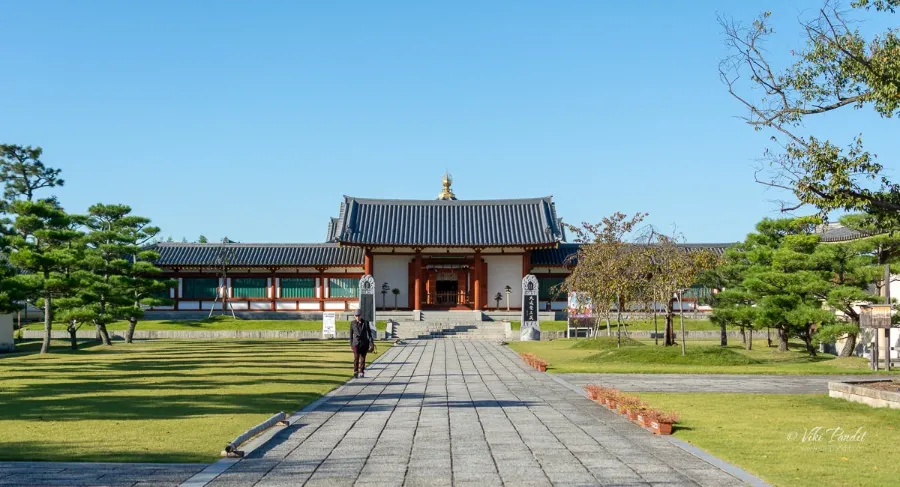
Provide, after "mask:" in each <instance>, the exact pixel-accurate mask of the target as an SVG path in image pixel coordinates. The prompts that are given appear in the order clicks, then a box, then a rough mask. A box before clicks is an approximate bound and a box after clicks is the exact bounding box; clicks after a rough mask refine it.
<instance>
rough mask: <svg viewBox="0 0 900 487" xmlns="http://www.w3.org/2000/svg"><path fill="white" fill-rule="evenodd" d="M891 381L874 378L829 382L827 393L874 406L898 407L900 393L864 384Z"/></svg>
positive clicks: (899, 406) (899, 405) (899, 404)
mask: <svg viewBox="0 0 900 487" xmlns="http://www.w3.org/2000/svg"><path fill="white" fill-rule="evenodd" d="M877 382H891V379H874V380H866V381H854V382H829V383H828V395H829V396H831V397H836V398H840V399H846V400H848V401H852V402H860V403H863V404H868V405H869V406H872V407H875V408H891V409H900V393H897V392H890V391H880V390H878V389H872V388H870V387H866V384H871V383H877Z"/></svg>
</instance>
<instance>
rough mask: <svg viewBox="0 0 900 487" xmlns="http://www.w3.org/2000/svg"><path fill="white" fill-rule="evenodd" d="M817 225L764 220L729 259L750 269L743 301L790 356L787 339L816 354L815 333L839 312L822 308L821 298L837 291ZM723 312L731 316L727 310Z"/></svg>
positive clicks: (807, 220)
mask: <svg viewBox="0 0 900 487" xmlns="http://www.w3.org/2000/svg"><path fill="white" fill-rule="evenodd" d="M817 221H818V220H817V219H815V218H808V217H807V218H785V219H777V220H772V219H768V218H767V219H764V220H763V221H761V222H760V223H758V224H757V225H756V232H755V233H751V234H749V235H748V236H747V239H746V240H745V241H744V243H743V244H742V245H741V246H739V247H738V248H736V249H735V250H734V251H733V252H731V253H730V254H729V256H728V259H729V260H731V261H732V262H738V263H743V265H744V266H745V269H744V272H743V277H742V279H741V280H740V283H739V285H738V289H739V290H744V292H745V293H746V294H744V295H743V297H742V299H743V302H744V304H746V303H748V302H752V303H753V305H754V308H755V309H754V315H755V317H754V318H755V323H756V324H757V326H768V327H771V328H773V329H775V330H776V331H777V334H778V348H779V350H781V351H787V344H788V339H789V338H792V337H796V338H800V339H801V340H803V341H804V343H805V344H806V349H807V351H808V352H809V353H810V354H811V355H815V352H816V351H815V348H814V345H815V342H816V335H815V333H816V331H817V330H818V329H820V328H821V327H823V326H828V325H831V324H832V323H834V313H833V312H832V311H830V310H827V309H824V308H823V302H822V298H823V296H827V295H828V292H829V291H830V290H831V289H832V288H833V286H832V283H831V281H830V278H831V276H832V267H831V264H830V263H829V262H827V261H823V260H822V259H821V256H820V255H817V254H816V250H817V248H818V247H819V240H820V236H819V235H818V234H816V233H814V228H815V225H816V223H817ZM735 298H736V299H737V296H736V297H735ZM736 306H737V305H736ZM723 312H724V313H726V315H727V313H728V309H727V308H726V309H725V310H723ZM720 313H722V312H720ZM719 316H723V315H722V314H720V315H719Z"/></svg>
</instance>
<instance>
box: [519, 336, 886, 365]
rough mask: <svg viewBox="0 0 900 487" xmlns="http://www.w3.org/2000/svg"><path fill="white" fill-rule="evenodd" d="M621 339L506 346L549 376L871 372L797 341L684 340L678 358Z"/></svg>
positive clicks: (671, 351) (672, 351) (675, 352)
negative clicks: (784, 346)
mask: <svg viewBox="0 0 900 487" xmlns="http://www.w3.org/2000/svg"><path fill="white" fill-rule="evenodd" d="M622 341H623V344H624V346H623V347H621V348H617V347H616V339H615V337H599V338H595V339H561V340H551V341H536V342H511V343H510V345H509V346H510V347H511V348H512V349H513V350H515V351H517V352H519V353H522V352H530V353H534V354H535V355H537V356H539V357H541V358H542V359H544V360H547V361H548V362H550V367H549V368H548V372H551V373H574V372H582V373H600V372H607V373H645V374H646V373H650V374H654V373H673V374H703V373H705V374H874V372H872V371H870V370H869V369H868V361H867V360H865V359H862V358H859V357H847V358H843V357H835V356H834V355H829V354H819V355H818V356H816V357H810V356H809V355H808V354H807V353H806V352H805V350H804V349H803V348H802V345H801V344H799V343H791V346H790V348H789V350H788V351H787V352H779V351H778V350H777V349H776V348H768V347H766V346H765V341H763V342H762V343H761V344H759V345H756V346H755V347H754V349H753V350H750V351H747V350H744V348H743V347H742V346H740V344H739V343H740V342H738V344H736V345H731V346H728V347H721V346H719V345H718V342H716V341H701V340H695V341H691V340H688V342H687V355H685V356H682V355H681V347H680V346H674V347H663V346H656V345H654V342H653V340H631V339H628V338H626V337H622ZM895 372H896V371H895Z"/></svg>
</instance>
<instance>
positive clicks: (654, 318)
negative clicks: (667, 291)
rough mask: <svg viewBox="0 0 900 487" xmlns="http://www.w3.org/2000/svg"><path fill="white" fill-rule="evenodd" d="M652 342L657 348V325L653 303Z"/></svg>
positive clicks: (654, 304)
mask: <svg viewBox="0 0 900 487" xmlns="http://www.w3.org/2000/svg"><path fill="white" fill-rule="evenodd" d="M653 342H654V344H655V345H657V346H659V325H657V324H656V303H653Z"/></svg>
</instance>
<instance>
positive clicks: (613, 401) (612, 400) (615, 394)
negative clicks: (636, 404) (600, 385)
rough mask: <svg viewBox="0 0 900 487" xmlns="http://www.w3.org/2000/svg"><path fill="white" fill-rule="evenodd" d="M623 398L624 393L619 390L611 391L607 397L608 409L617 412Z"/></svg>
mask: <svg viewBox="0 0 900 487" xmlns="http://www.w3.org/2000/svg"><path fill="white" fill-rule="evenodd" d="M621 397H622V393H621V392H619V390H618V389H609V393H608V394H607V396H606V407H608V408H609V409H612V410H613V411H615V410H616V407H617V406H618V404H619V399H620V398H621Z"/></svg>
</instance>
